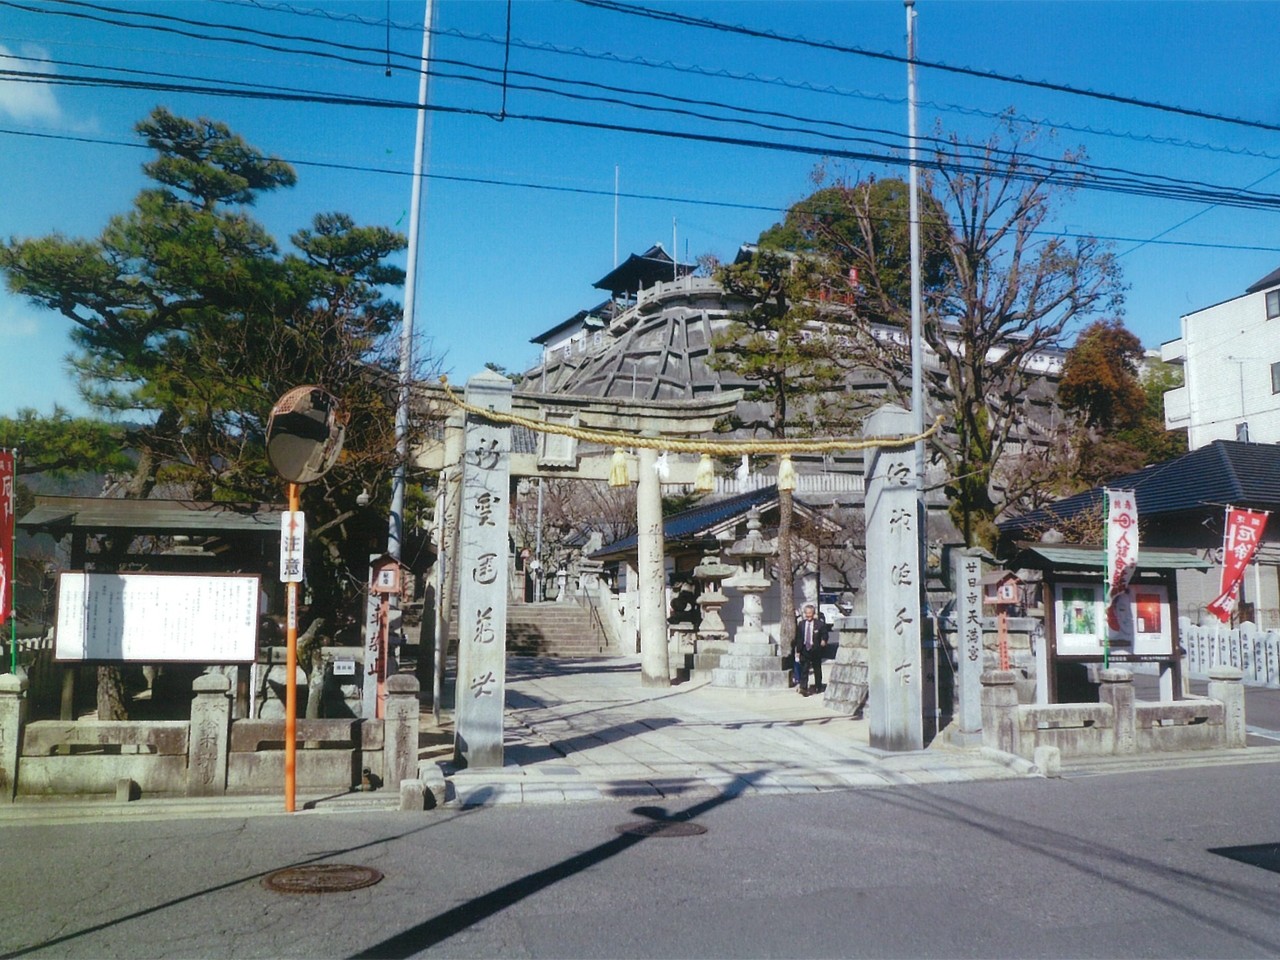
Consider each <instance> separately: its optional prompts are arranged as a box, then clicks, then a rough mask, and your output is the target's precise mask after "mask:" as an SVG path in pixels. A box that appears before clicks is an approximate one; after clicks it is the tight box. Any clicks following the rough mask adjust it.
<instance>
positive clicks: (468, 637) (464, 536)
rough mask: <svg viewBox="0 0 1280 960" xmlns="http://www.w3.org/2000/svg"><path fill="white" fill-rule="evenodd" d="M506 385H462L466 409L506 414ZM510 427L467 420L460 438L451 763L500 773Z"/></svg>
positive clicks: (489, 378)
mask: <svg viewBox="0 0 1280 960" xmlns="http://www.w3.org/2000/svg"><path fill="white" fill-rule="evenodd" d="M511 387H512V384H511V381H510V380H508V379H507V378H506V377H503V376H500V375H498V374H496V373H491V372H488V371H486V372H485V373H481V374H478V375H476V376H474V377H472V378H471V379H470V380H468V381H467V402H468V403H470V404H472V405H474V406H476V407H480V408H481V409H488V410H492V411H494V412H496V413H508V412H510V410H511ZM510 454H511V427H510V426H509V425H508V424H503V423H497V422H495V421H492V420H486V419H485V418H484V417H481V416H477V415H475V414H471V413H468V414H467V420H466V427H465V432H464V436H463V455H462V510H461V518H462V522H461V528H460V529H461V532H460V535H459V537H458V578H459V581H460V586H459V590H458V608H457V611H456V617H457V623H458V681H457V694H456V697H457V700H456V703H457V706H456V711H455V720H456V726H455V734H454V747H453V750H454V757H455V759H456V760H457V761H458V762H460V763H465V764H466V765H467V766H468V767H501V766H502V715H503V707H504V705H505V704H504V701H505V699H506V677H507V659H506V653H507V644H506V637H507V590H506V586H507V561H508V551H507V535H508V527H509V525H510V513H509V510H508V506H509V505H508V503H507V497H508V492H509V490H510V486H511V483H510V473H511V464H510Z"/></svg>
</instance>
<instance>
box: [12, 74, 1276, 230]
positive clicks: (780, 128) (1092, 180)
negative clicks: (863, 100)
mask: <svg viewBox="0 0 1280 960" xmlns="http://www.w3.org/2000/svg"><path fill="white" fill-rule="evenodd" d="M15 59H32V60H37V61H38V62H44V63H49V62H57V61H49V60H47V59H41V58H24V57H18V58H15ZM438 62H439V61H438ZM443 62H445V63H448V64H453V65H459V66H463V67H466V68H468V69H478V70H481V71H487V72H490V73H498V72H499V71H498V70H497V68H490V67H483V66H473V65H471V64H466V63H463V62H461V61H443ZM106 69H115V68H106ZM126 72H138V71H126ZM431 72H432V75H433V76H439V77H443V78H448V79H458V80H464V81H468V82H473V83H481V84H485V85H489V86H497V85H499V83H500V81H498V80H496V79H488V78H485V77H476V76H472V75H468V74H454V73H448V72H445V71H441V70H434V69H433V70H432V71H431ZM511 72H512V73H514V74H517V75H520V76H526V77H533V78H536V79H543V80H547V81H549V82H552V83H561V84H566V85H570V86H582V87H587V88H591V89H600V90H605V91H608V92H621V93H626V94H632V95H644V96H650V97H653V98H655V99H660V100H664V101H666V102H667V103H679V104H688V105H694V106H700V107H709V108H716V109H723V110H731V111H734V112H736V113H740V114H742V115H743V116H739V117H723V116H717V115H715V114H711V113H705V112H702V111H699V110H692V109H686V108H684V107H680V108H674V107H655V106H653V105H650V104H643V103H636V102H634V101H629V100H622V99H619V98H616V97H603V96H590V95H585V94H580V93H571V92H567V91H564V90H557V89H553V88H548V87H542V86H536V85H530V84H511V86H513V87H516V88H518V89H522V90H525V91H528V92H533V93H544V94H548V95H552V96H559V97H564V98H567V99H571V100H575V101H579V102H589V103H606V104H610V105H615V106H622V107H626V108H628V109H634V110H641V111H645V112H660V113H664V114H667V115H678V116H686V117H691V118H694V119H698V120H705V121H711V122H716V123H732V124H738V125H745V126H750V127H753V128H756V129H762V130H768V131H770V132H774V133H799V134H804V135H807V136H818V137H823V138H825V139H829V140H834V141H838V142H841V143H864V144H868V145H870V146H872V147H878V148H881V149H885V150H889V151H895V150H900V149H901V148H902V144H901V143H900V142H893V141H889V142H886V141H884V140H879V139H874V138H868V137H861V136H855V137H850V136H846V135H843V134H840V133H836V132H828V131H824V130H815V129H811V128H807V127H796V126H791V125H783V124H775V123H769V122H764V121H761V120H757V119H751V118H752V117H759V116H773V117H777V116H779V115H780V114H779V113H778V112H776V111H762V110H754V109H752V108H747V107H737V106H734V105H730V104H724V103H720V102H717V101H708V100H699V99H696V98H686V97H676V96H673V95H669V94H659V93H650V92H648V91H633V90H630V89H628V88H619V87H613V86H610V85H607V84H597V83H593V82H588V81H575V80H568V79H564V78H559V77H552V76H547V75H545V74H535V73H531V72H529V71H511ZM143 73H145V72H143ZM0 75H8V76H11V77H12V78H13V79H15V80H27V81H28V82H39V83H49V84H64V85H91V86H92V85H103V86H115V87H122V88H142V89H156V90H164V91H166V92H187V93H204V94H209V93H213V94H215V95H221V96H242V97H246V98H257V99H261V98H264V97H266V96H271V97H273V98H276V99H287V100H294V101H298V102H312V103H327V104H334V105H340V104H342V105H352V106H377V107H392V108H396V107H399V108H407V107H409V106H411V105H410V104H407V103H404V102H402V101H393V100H385V99H381V98H359V97H351V96H348V95H329V94H323V93H318V92H314V91H306V90H298V89H296V88H287V87H279V86H275V87H271V88H269V92H267V91H264V90H263V88H262V87H260V86H259V87H256V88H255V87H252V86H249V85H242V87H243V88H242V89H241V90H239V91H219V90H210V89H209V88H207V87H194V88H193V87H190V86H187V85H184V84H179V83H173V82H159V83H146V82H140V81H124V80H117V79H113V78H103V77H77V76H73V75H65V74H45V73H33V74H32V73H27V74H24V73H22V72H21V71H0ZM166 76H170V77H172V76H173V75H166ZM180 78H181V79H198V80H200V81H202V82H204V83H221V82H223V81H213V80H210V79H208V78H191V77H188V76H185V75H180ZM504 86H505V84H504ZM412 106H413V108H414V109H416V104H414V105H412ZM458 112H462V113H468V114H475V115H489V116H491V115H492V114H491V113H490V112H489V111H482V110H474V109H464V110H459V111H458ZM783 116H785V115H783ZM560 119H563V118H560ZM796 119H799V120H801V122H807V123H817V124H825V125H827V126H832V127H836V128H842V129H846V130H851V131H856V132H866V133H875V134H879V135H881V136H888V137H891V138H897V137H898V136H899V135H898V134H896V133H895V132H893V131H887V130H877V129H875V128H865V127H857V126H855V125H851V124H843V123H840V122H831V121H823V120H820V119H808V118H796ZM545 122H551V121H550V120H546V121H545ZM583 123H584V124H586V123H589V122H588V121H583ZM606 126H609V125H606ZM614 126H616V125H614ZM622 129H631V128H622ZM651 132H654V131H651ZM657 133H658V134H659V135H668V134H669V135H672V136H683V137H685V138H686V139H699V138H700V137H699V135H695V134H692V133H684V134H681V133H678V132H675V131H661V132H657ZM928 139H929V140H931V141H932V142H933V143H935V144H937V143H943V142H944V141H941V140H939V139H938V138H928ZM708 142H719V141H717V140H716V139H715V138H714V137H713V138H712V139H711V140H710V141H708ZM724 142H737V143H740V144H742V145H748V146H762V147H765V148H768V149H783V150H785V149H788V145H786V144H776V143H775V144H771V142H769V141H758V140H756V141H745V140H742V139H741V138H731V139H730V140H729V141H724ZM790 149H792V150H793V151H794V152H808V153H811V154H812V153H814V152H815V151H816V152H817V153H818V154H819V155H824V156H841V157H844V158H846V159H858V160H866V161H872V162H877V163H887V164H900V163H901V162H902V158H901V156H899V155H896V154H893V153H890V154H883V153H870V152H867V151H848V150H837V149H819V148H803V147H802V146H801V145H796V144H792V145H790ZM946 149H949V150H953V151H958V150H971V151H973V153H972V155H970V156H968V157H964V159H965V160H968V161H969V162H968V164H967V165H966V164H965V163H963V162H960V160H961V156H960V154H959V153H957V154H956V158H955V159H950V160H943V159H940V158H939V159H937V160H935V162H933V163H932V164H930V165H931V166H933V167H934V168H935V169H956V170H958V171H968V172H978V171H980V170H981V169H982V167H981V163H982V162H983V156H982V151H986V152H987V153H992V152H994V153H996V154H998V155H1000V156H1003V157H1005V158H1007V160H1008V161H1009V163H1010V167H1011V171H1012V174H1013V176H1014V178H1015V179H1021V180H1023V181H1028V182H1037V181H1039V182H1044V183H1047V184H1054V185H1057V186H1062V187H1068V188H1072V187H1083V188H1088V189H1094V190H1103V191H1111V192H1124V193H1130V194H1132V195H1138V196H1151V197H1158V198H1164V199H1182V200H1193V201H1197V202H1206V203H1214V204H1218V205H1225V206H1243V207H1252V208H1255V209H1257V208H1262V209H1265V208H1270V207H1272V206H1274V205H1276V201H1277V200H1280V197H1277V196H1276V195H1274V194H1261V193H1256V192H1252V191H1248V190H1247V189H1246V190H1238V189H1234V188H1230V187H1225V186H1221V185H1216V184H1209V183H1206V182H1204V181H1189V180H1181V179H1177V178H1173V177H1167V176H1163V175H1160V174H1146V173H1141V172H1137V171H1130V170H1125V169H1123V168H1117V167H1110V166H1101V165H1097V164H1089V163H1085V162H1082V161H1071V162H1070V163H1059V162H1058V161H1056V160H1053V159H1050V158H1044V157H1038V156H1035V155H1032V154H1022V153H1017V152H1015V151H1009V150H1005V149H1003V148H997V149H995V150H992V148H991V147H990V146H984V145H950V146H948V147H947V148H946ZM988 159H989V158H988ZM974 163H978V164H979V165H978V166H974V165H973V164H974ZM1015 163H1016V165H1017V167H1018V168H1019V169H1018V170H1016V171H1014V170H1013V169H1012V168H1013V166H1014V164H1015ZM1071 171H1074V173H1073V172H1071Z"/></svg>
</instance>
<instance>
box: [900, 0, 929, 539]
mask: <svg viewBox="0 0 1280 960" xmlns="http://www.w3.org/2000/svg"><path fill="white" fill-rule="evenodd" d="M903 2H904V4H905V6H906V8H907V138H908V143H909V146H908V150H909V157H910V161H911V165H910V169H909V174H908V176H909V180H910V184H909V187H910V192H911V197H910V201H909V203H910V206H909V208H908V209H909V211H910V212H909V216H910V217H911V424H912V429H913V430H915V432H916V433H917V434H919V433H924V334H923V332H922V327H923V321H922V317H921V314H922V312H923V304H922V300H923V296H922V294H921V292H920V171H919V168H918V166H917V164H918V159H919V142H918V140H917V133H916V31H915V24H916V11H915V5H916V0H903ZM916 477H917V481H916V482H917V483H918V484H919V486H920V491H921V494H922V495H923V492H924V441H923V440H917V441H916ZM921 535H922V536H923V529H922V530H921Z"/></svg>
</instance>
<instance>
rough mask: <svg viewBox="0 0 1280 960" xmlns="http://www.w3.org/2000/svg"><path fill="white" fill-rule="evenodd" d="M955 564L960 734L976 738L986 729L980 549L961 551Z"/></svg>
mask: <svg viewBox="0 0 1280 960" xmlns="http://www.w3.org/2000/svg"><path fill="white" fill-rule="evenodd" d="M953 563H954V566H953V568H952V570H953V574H952V580H953V585H954V586H955V591H956V604H955V616H956V641H955V642H956V656H957V657H958V658H959V660H960V669H959V674H960V713H959V718H958V719H959V733H960V736H961V737H963V738H970V739H973V738H976V737H977V736H978V735H980V734H981V732H982V560H981V558H980V557H979V556H978V555H977V553H976V552H971V551H969V550H957V551H956V553H955V555H954V557H953ZM975 742H976V739H975Z"/></svg>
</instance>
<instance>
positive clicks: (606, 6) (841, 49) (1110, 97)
mask: <svg viewBox="0 0 1280 960" xmlns="http://www.w3.org/2000/svg"><path fill="white" fill-rule="evenodd" d="M573 2H575V3H580V4H582V5H583V6H586V7H597V8H599V9H602V10H609V11H611V12H613V13H622V14H626V15H628V16H634V17H642V18H644V19H647V20H657V21H660V22H666V23H675V24H679V25H681V26H688V27H699V28H703V29H708V30H715V31H718V32H721V33H735V34H740V35H742V36H748V37H755V38H757V39H762V40H773V41H777V42H779V43H788V44H797V45H800V46H805V47H810V48H813V49H818V50H829V51H831V52H834V53H848V54H853V55H856V56H860V57H870V58H872V59H875V60H885V61H889V62H891V63H900V64H906V63H908V62H909V61H908V58H907V57H904V56H902V55H901V54H896V53H887V52H885V51H877V50H867V49H865V48H863V47H851V46H847V45H845V44H840V43H835V42H834V41H829V40H810V39H808V38H807V37H800V36H792V35H788V34H782V33H776V32H774V31H772V30H759V29H755V28H752V27H745V26H742V25H740V24H729V23H722V22H720V21H717V20H709V19H707V18H705V17H694V16H690V15H688V14H683V13H676V12H675V11H671V10H655V9H653V8H651V7H640V6H635V5H633V4H626V3H619V2H617V0H573ZM915 65H916V66H917V67H924V68H926V69H929V70H938V71H942V72H944V73H954V74H959V75H962V76H968V77H976V78H978V79H980V80H994V81H997V82H1000V83H1011V84H1015V85H1017V86H1023V87H1032V88H1034V89H1038V90H1051V91H1053V92H1055V93H1066V94H1070V95H1072V96H1077V97H1087V98H1089V99H1093V100H1102V101H1105V102H1107V103H1119V104H1124V105H1125V106H1131V107H1141V108H1143V109H1146V110H1158V111H1161V112H1164V113H1174V114H1178V115H1180V116H1185V117H1195V118H1197V119H1200V120H1213V121H1216V122H1218V123H1230V124H1235V125H1237V126H1243V127H1252V128H1253V129H1256V130H1269V131H1273V132H1274V131H1280V124H1271V123H1264V122H1262V121H1260V120H1246V119H1244V118H1242V117H1231V116H1227V115H1225V114H1221V113H1212V112H1210V111H1207V110H1199V109H1196V108H1193V107H1179V106H1174V105H1172V104H1167V103H1160V102H1159V101H1156V100H1143V99H1141V98H1138V97H1129V96H1124V95H1122V94H1117V93H1103V92H1100V91H1097V90H1083V89H1081V88H1079V87H1073V86H1070V85H1069V84H1065V83H1055V82H1053V81H1050V80H1030V79H1027V78H1026V77H1017V76H1010V75H1008V74H1003V73H996V72H995V71H993V70H979V69H977V68H974V67H958V66H953V65H952V64H949V63H943V62H941V61H938V60H921V59H920V58H919V57H916V58H915Z"/></svg>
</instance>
